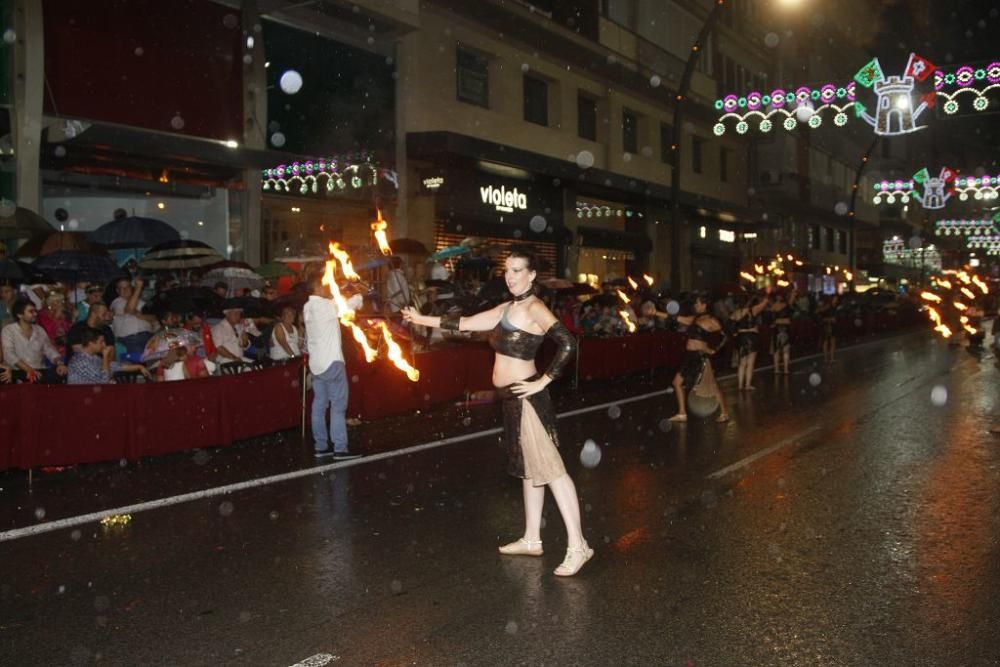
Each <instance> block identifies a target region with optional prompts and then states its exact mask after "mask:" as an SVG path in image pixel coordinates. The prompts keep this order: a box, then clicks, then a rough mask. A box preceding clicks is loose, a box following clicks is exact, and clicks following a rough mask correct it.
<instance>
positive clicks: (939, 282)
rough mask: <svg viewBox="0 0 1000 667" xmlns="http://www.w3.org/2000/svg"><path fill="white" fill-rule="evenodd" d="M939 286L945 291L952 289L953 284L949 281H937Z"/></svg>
mask: <svg viewBox="0 0 1000 667" xmlns="http://www.w3.org/2000/svg"><path fill="white" fill-rule="evenodd" d="M937 284H938V285H940V286H941V287H943V288H945V289H951V283H950V282H948V281H947V280H939V281H937Z"/></svg>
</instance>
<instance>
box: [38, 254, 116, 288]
mask: <svg viewBox="0 0 1000 667" xmlns="http://www.w3.org/2000/svg"><path fill="white" fill-rule="evenodd" d="M33 266H34V267H35V268H36V269H38V270H39V271H41V272H43V273H45V274H46V275H48V276H50V277H52V278H55V279H56V280H61V281H66V282H81V281H85V280H87V281H94V282H101V283H104V282H108V281H110V280H112V279H114V278H117V277H119V276H121V275H123V274H124V272H123V271H122V269H121V268H119V267H118V265H117V264H115V263H114V261H113V260H112V259H111V258H110V257H108V256H106V255H95V254H94V253H89V252H80V251H79V250H57V251H56V252H53V253H50V254H48V255H45V256H44V257H39V258H38V259H36V260H35V261H34V263H33Z"/></svg>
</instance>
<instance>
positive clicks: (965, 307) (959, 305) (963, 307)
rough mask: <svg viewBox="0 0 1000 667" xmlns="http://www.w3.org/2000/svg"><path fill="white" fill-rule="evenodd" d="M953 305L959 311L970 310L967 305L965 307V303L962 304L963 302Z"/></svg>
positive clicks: (956, 302) (953, 303)
mask: <svg viewBox="0 0 1000 667" xmlns="http://www.w3.org/2000/svg"><path fill="white" fill-rule="evenodd" d="M951 305H953V306H955V308H956V309H957V310H968V309H969V307H968V306H966V305H965V304H964V303H962V302H961V301H954V302H952V304H951Z"/></svg>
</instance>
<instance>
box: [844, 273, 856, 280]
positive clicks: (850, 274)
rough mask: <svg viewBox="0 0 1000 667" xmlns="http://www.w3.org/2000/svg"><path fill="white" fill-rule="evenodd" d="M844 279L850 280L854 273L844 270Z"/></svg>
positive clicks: (852, 278)
mask: <svg viewBox="0 0 1000 667" xmlns="http://www.w3.org/2000/svg"><path fill="white" fill-rule="evenodd" d="M844 279H845V280H847V282H851V281H852V280H854V274H853V273H851V272H850V271H844Z"/></svg>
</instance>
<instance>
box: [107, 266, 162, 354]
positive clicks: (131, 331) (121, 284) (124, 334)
mask: <svg viewBox="0 0 1000 667" xmlns="http://www.w3.org/2000/svg"><path fill="white" fill-rule="evenodd" d="M142 284H143V283H142V278H136V279H135V286H134V287H133V285H132V284H131V283H130V282H129V281H128V279H127V278H121V279H120V280H118V282H116V283H115V291H116V292H117V293H118V297H117V298H116V299H115V300H114V301H112V302H111V314H112V316H113V317H114V319H113V320H112V322H111V330H112V331H114V334H115V338H116V339H117V341H118V342H119V343H121V344H122V345H124V346H125V350H126V351H127V353H128V354H129V356H131V357H132V358H134V359H138V358H140V357H141V356H142V350H143V348H144V347H145V346H146V342H147V341H148V340H149V338H150V336H152V335H153V328H154V327H155V326H156V325H157V321H156V316H155V315H146V314H143V312H142V308H143V306H145V305H146V303H145V302H144V301H143V300H142V299H140V298H139V295H140V294H142Z"/></svg>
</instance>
